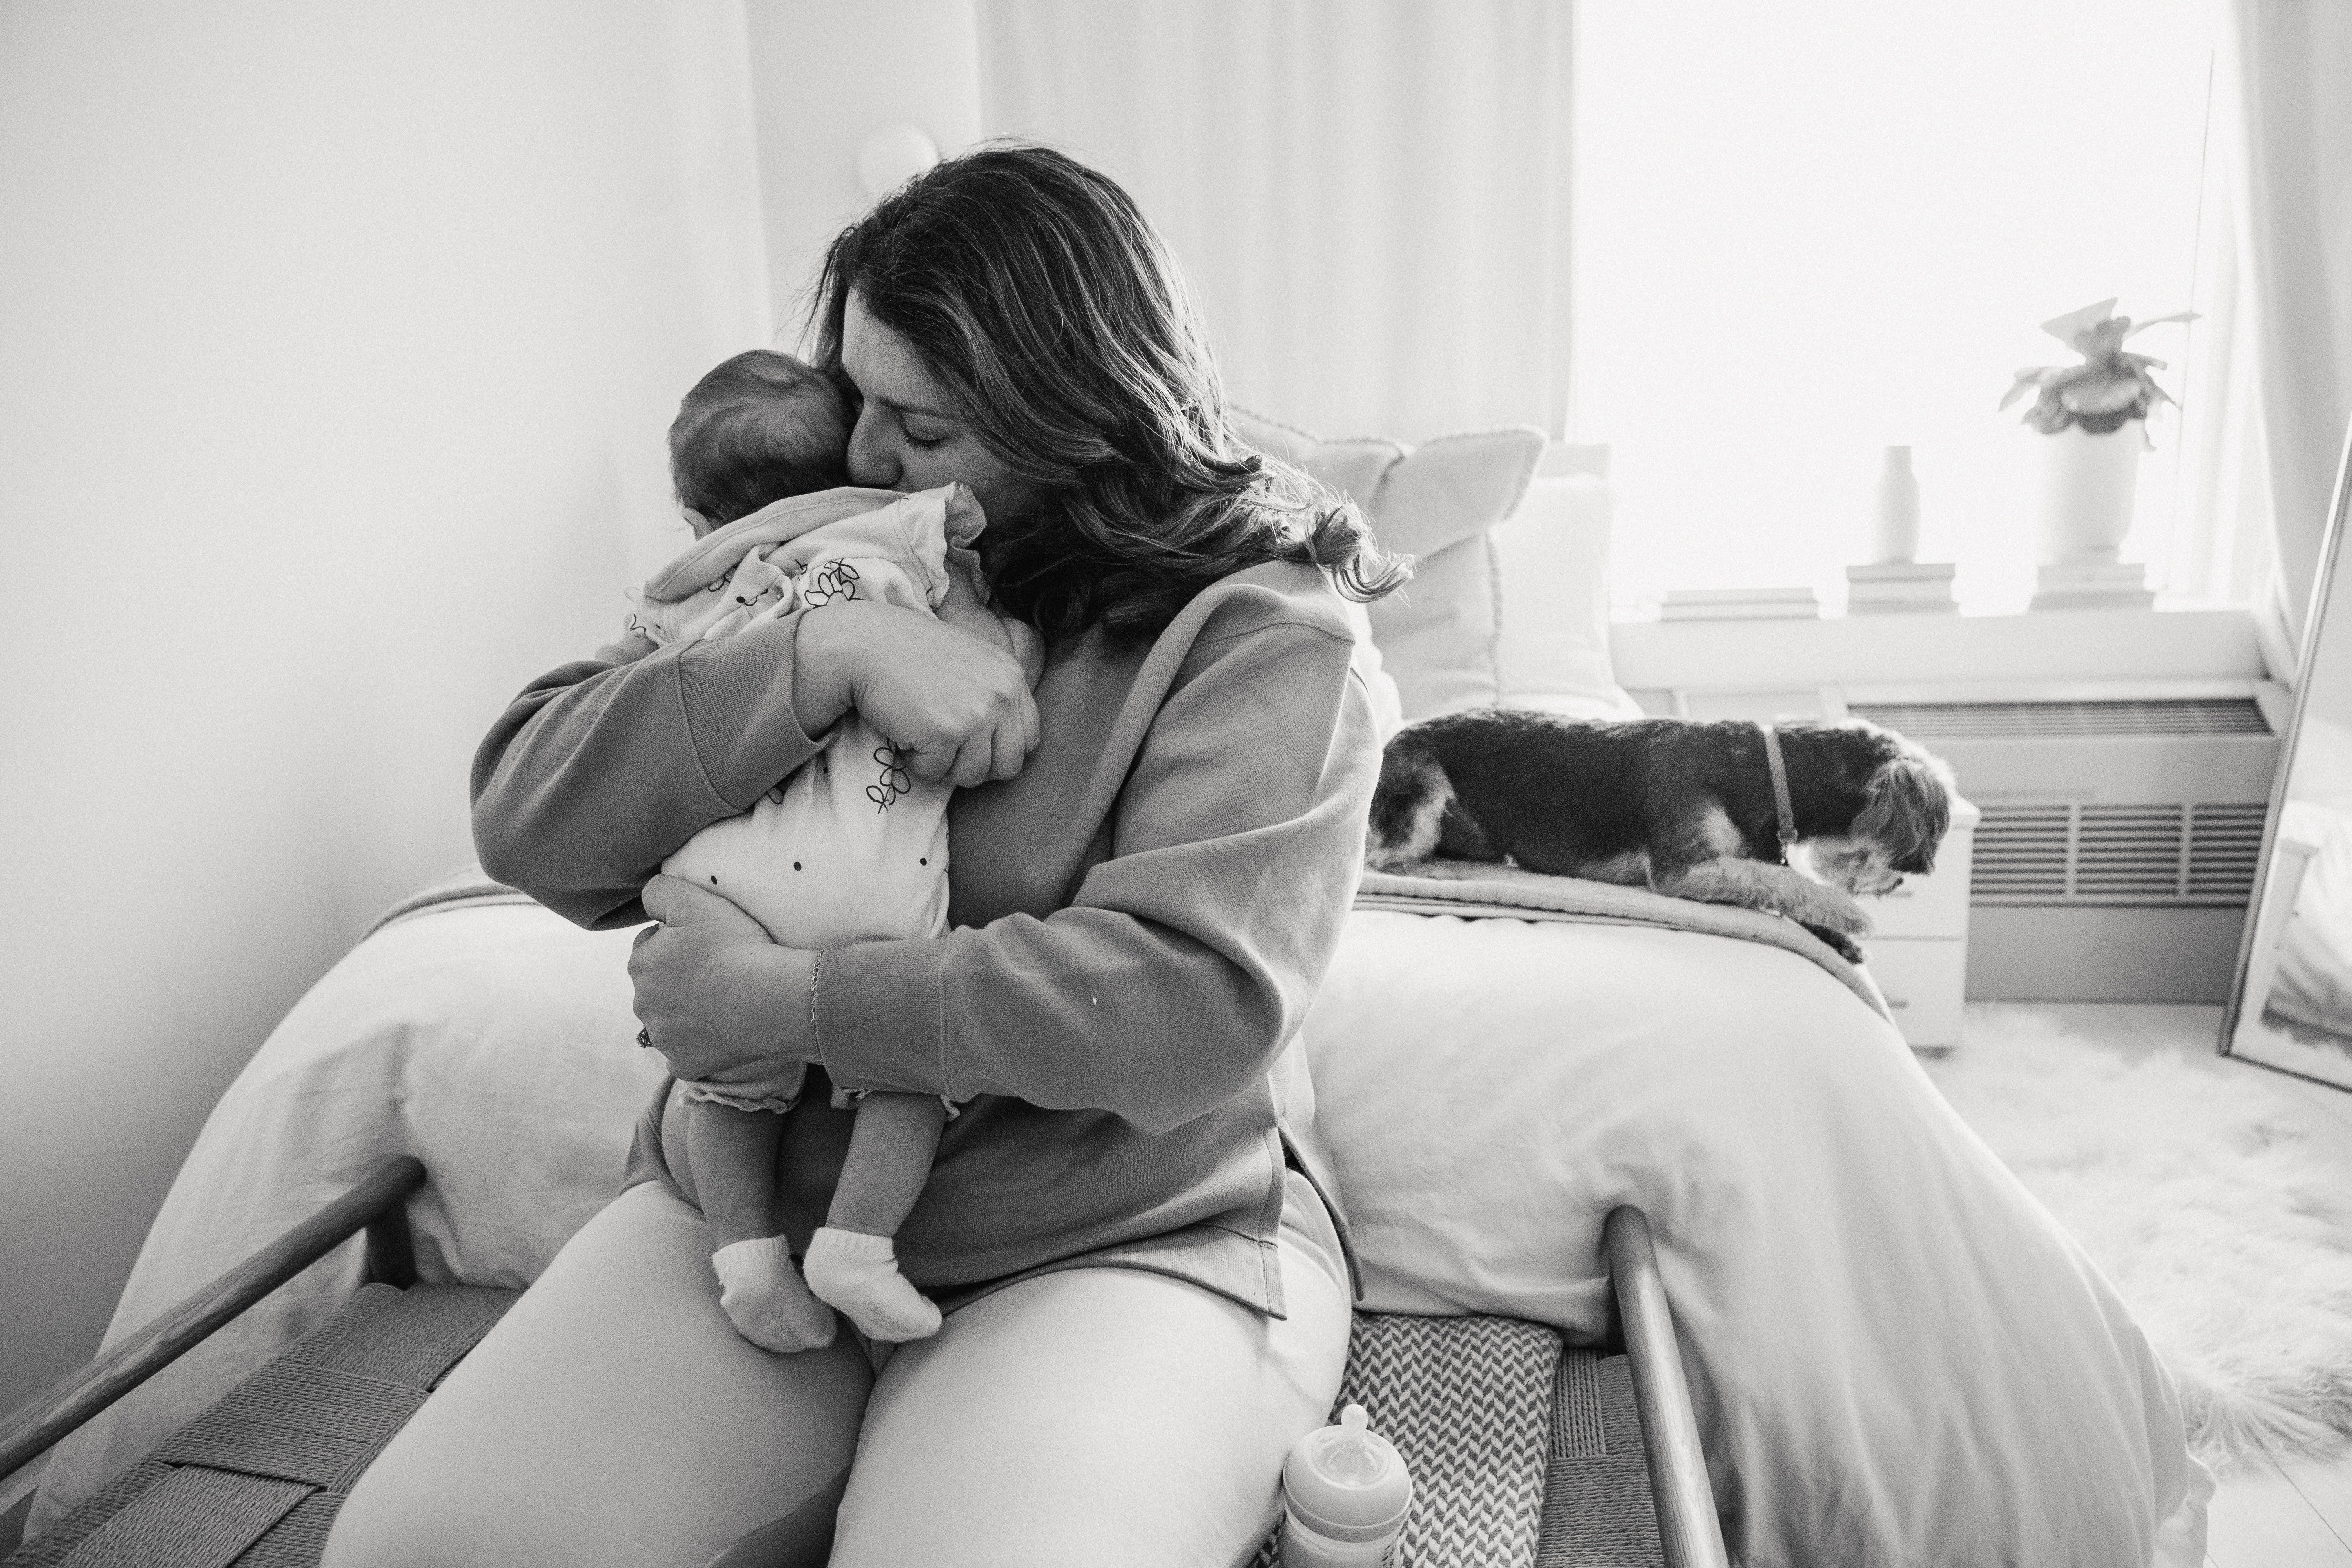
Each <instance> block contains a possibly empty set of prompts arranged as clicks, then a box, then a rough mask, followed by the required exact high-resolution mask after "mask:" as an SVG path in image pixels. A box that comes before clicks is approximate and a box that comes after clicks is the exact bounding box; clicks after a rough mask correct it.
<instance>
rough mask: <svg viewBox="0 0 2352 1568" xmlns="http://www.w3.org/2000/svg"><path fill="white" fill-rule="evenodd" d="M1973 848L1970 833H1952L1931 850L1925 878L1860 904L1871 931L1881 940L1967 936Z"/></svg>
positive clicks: (1973, 836)
mask: <svg viewBox="0 0 2352 1568" xmlns="http://www.w3.org/2000/svg"><path fill="white" fill-rule="evenodd" d="M1975 847H1976V830H1975V829H1974V828H1973V827H1958V828H1954V829H1953V830H1952V831H1951V832H1949V833H1948V834H1946V835H1945V836H1944V842H1943V843H1942V844H1940V845H1938V846H1937V848H1936V869H1935V870H1934V871H1933V872H1931V873H1929V874H1928V875H1927V876H1925V877H1906V878H1905V879H1903V885H1902V886H1901V887H1900V888H1897V889H1895V891H1893V892H1891V893H1889V894H1887V895H1886V896H1885V898H1880V899H1864V900H1861V903H1862V907H1863V908H1864V910H1868V911H1869V913H1870V918H1871V921H1873V929H1874V931H1876V933H1877V934H1878V935H1880V936H1904V937H1911V936H1918V937H1927V936H1950V937H1964V936H1966V935H1968V934H1969V860H1970V858H1971V857H1972V854H1973V852H1974V850H1975Z"/></svg>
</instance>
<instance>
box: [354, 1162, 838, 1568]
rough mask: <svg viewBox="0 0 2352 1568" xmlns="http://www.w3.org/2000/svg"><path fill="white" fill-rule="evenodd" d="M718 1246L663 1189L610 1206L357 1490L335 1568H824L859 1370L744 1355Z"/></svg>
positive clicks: (636, 1191)
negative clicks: (661, 1567) (727, 1306)
mask: <svg viewBox="0 0 2352 1568" xmlns="http://www.w3.org/2000/svg"><path fill="white" fill-rule="evenodd" d="M708 1251H709V1238H708V1232H707V1231H706V1230H705V1229H704V1227H703V1226H702V1223H701V1219H700V1216H698V1215H696V1214H695V1213H694V1211H693V1210H692V1209H690V1208H688V1207H687V1206H686V1205H684V1204H682V1203H680V1202H678V1201H677V1198H675V1197H674V1196H672V1195H671V1194H668V1193H667V1192H666V1191H664V1190H662V1189H660V1188H658V1187H653V1186H643V1187H636V1188H633V1189H631V1190H630V1191H629V1192H628V1193H625V1194H623V1195H622V1196H621V1197H620V1198H618V1199H615V1200H614V1203H613V1204H611V1205H608V1206H607V1207H606V1208H605V1209H604V1211H603V1212H602V1213H601V1214H599V1215H597V1216H596V1218H595V1219H593V1220H592V1221H590V1222H589V1224H588V1226H586V1227H584V1228H583V1230H582V1231H581V1233H580V1234H579V1235H578V1236H577V1237H573V1238H572V1242H571V1243H570V1244H569V1245H568V1246H566V1247H565V1248H564V1249H563V1251H562V1253H561V1254H560V1255H559V1256H558V1257H557V1258H556V1260H555V1262H554V1263H553V1264H552V1265H551V1267H550V1268H549V1269H548V1271H547V1273H546V1275H545V1276H544V1277H543V1278H542V1279H541V1280H540V1281H539V1282H538V1283H537V1284H536V1285H534V1286H532V1287H531V1289H530V1290H528V1291H526V1292H525V1293H524V1295H523V1297H522V1299H521V1300H519V1301H518V1302H517V1303H516V1304H515V1306H514V1308H513V1310H511V1311H510V1312H509V1314H508V1316H507V1318H506V1320H505V1321H502V1322H501V1323H500V1324H499V1326H498V1327H497V1328H496V1329H494V1330H493V1331H491V1332H490V1334H489V1336H488V1338H486V1339H485V1340H484V1341H483V1342H482V1343H481V1344H480V1345H478V1347H476V1349H475V1350H474V1352H473V1353H472V1354H471V1355H469V1356H467V1359H466V1360H465V1361H463V1362H461V1363H458V1366H457V1370H456V1371H455V1372H453V1373H451V1374H450V1376H449V1377H448V1379H447V1380H446V1382H445V1383H444V1384H442V1386H441V1388H440V1389H439V1390H438V1391H437V1392H436V1393H435V1394H434V1395H433V1397H432V1398H431V1399H429V1400H427V1401H426V1402H425V1405H424V1406H423V1408H421V1409H420V1410H419V1411H418V1412H417V1414H416V1415H415V1417H414V1418H413V1419H412V1420H411V1421H410V1423H409V1425H408V1426H407V1427H406V1428H405V1429H404V1431H403V1432H402V1433H401V1435H400V1436H398V1437H397V1438H395V1439H394V1441H393V1443H392V1445H391V1446H390V1447H388V1448H386V1449H385V1451H384V1453H383V1456H382V1457H381V1458H379V1459H378V1460H377V1461H376V1463H375V1464H374V1466H373V1467H372V1468H370V1470H369V1471H368V1473H367V1475H366V1476H364V1477H362V1479H361V1481H360V1483H359V1485H358V1486H357V1487H356V1488H354V1489H353V1491H352V1497H351V1500H349V1501H348V1502H347V1503H346V1504H345V1505H344V1509H343V1511H342V1515H341V1518H339V1519H338V1521H337V1522H336V1526H335V1529H334V1531H333V1534H332V1536H331V1539H330V1541H329V1542H328V1552H327V1559H326V1560H327V1562H328V1563H330V1564H331V1568H362V1565H373V1564H375V1563H384V1564H394V1563H399V1564H404V1565H415V1564H439V1563H446V1564H453V1565H455V1564H498V1565H499V1568H506V1565H508V1564H516V1565H522V1564H531V1563H548V1564H557V1563H566V1564H570V1563H577V1564H596V1563H614V1564H630V1565H632V1568H636V1565H641V1564H657V1563H677V1564H680V1565H681V1568H688V1565H690V1568H703V1565H704V1564H707V1563H710V1562H711V1561H712V1560H713V1559H714V1558H715V1557H718V1556H719V1554H720V1553H721V1552H726V1551H727V1550H728V1549H729V1548H730V1546H733V1545H735V1544H736V1543H738V1542H745V1541H746V1538H747V1537H749V1538H752V1539H751V1542H749V1543H747V1546H746V1550H747V1551H751V1550H752V1548H753V1547H757V1551H756V1552H753V1554H752V1555H748V1556H739V1557H737V1558H736V1559H733V1561H737V1562H740V1563H744V1564H746V1568H748V1565H749V1564H751V1563H760V1564H762V1565H764V1564H770V1563H784V1562H790V1561H793V1556H792V1555H790V1554H789V1553H790V1552H793V1551H794V1550H797V1551H798V1552H799V1553H800V1555H801V1558H802V1560H804V1561H813V1562H821V1561H822V1560H823V1554H822V1540H821V1537H820V1538H814V1539H816V1540H817V1544H816V1546H815V1547H814V1548H813V1549H812V1548H810V1547H808V1546H807V1545H806V1542H808V1541H810V1540H811V1539H813V1537H812V1533H811V1528H810V1527H811V1521H813V1520H814V1521H816V1522H817V1523H824V1524H829V1515H830V1510H831V1503H832V1500H833V1499H834V1498H836V1497H838V1495H839V1491H840V1489H841V1488H842V1486H843V1485H844V1484H845V1477H846V1474H847V1471H848V1468H849V1462H850V1459H851V1458H852V1456H853V1455H854V1453H855V1452H856V1436H857V1426H858V1422H859V1420H860V1418H861V1416H862V1413H863V1410H864V1406H865V1402H866V1392H867V1390H868V1388H869V1386H870V1383H871V1379H870V1375H869V1373H867V1371H866V1362H865V1359H864V1357H863V1356H862V1355H860V1354H859V1353H858V1352H857V1350H856V1347H855V1345H854V1344H851V1343H849V1342H847V1341H846V1339H845V1340H844V1341H843V1342H837V1343H836V1344H835V1345H834V1346H833V1347H831V1348H829V1349H827V1350H824V1351H817V1352H809V1353H807V1354H804V1355H797V1356H778V1355H772V1354H770V1353H769V1352H765V1351H761V1350H760V1349H758V1348H756V1347H755V1346H752V1345H751V1344H749V1343H748V1342H745V1341H744V1340H743V1339H742V1338H741V1337H740V1336H739V1335H738V1334H736V1332H735V1331H734V1329H733V1327H732V1325H730V1323H729V1322H728V1321H727V1319H726V1315H725V1314H724V1313H723V1312H722V1311H720V1310H719V1301H718V1289H717V1285H716V1282H715V1280H714V1279H711V1277H710V1268H709V1260H708ZM794 1521H798V1522H797V1523H795V1522H794ZM763 1531H764V1532H765V1533H764V1538H763V1537H762V1532H763ZM762 1539H764V1544H761V1541H762ZM795 1542H798V1543H801V1544H800V1545H799V1546H798V1547H797V1548H795V1545H794V1543H795ZM811 1550H814V1552H815V1555H814V1557H811V1556H809V1555H807V1553H808V1552H809V1551H811ZM780 1553H785V1554H782V1555H780Z"/></svg>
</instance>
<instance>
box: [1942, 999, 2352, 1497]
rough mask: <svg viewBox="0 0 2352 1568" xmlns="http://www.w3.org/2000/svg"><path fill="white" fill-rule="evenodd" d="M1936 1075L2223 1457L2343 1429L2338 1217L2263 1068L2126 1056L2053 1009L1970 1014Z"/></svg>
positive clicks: (2330, 1183) (2337, 1180)
mask: <svg viewBox="0 0 2352 1568" xmlns="http://www.w3.org/2000/svg"><path fill="white" fill-rule="evenodd" d="M1928 1071H1929V1073H1930V1074H1931V1075H1932V1076H1933V1077H1934V1079H1935V1080H1936V1082H1937V1086H1938V1087H1940V1088H1941V1089H1943V1091H1944V1094H1945V1097H1946V1098H1947V1099H1948V1100H1950V1101H1951V1103H1952V1105H1953V1106H1954V1108H1955V1109H1957V1110H1958V1111H1959V1112H1960V1114H1961V1116H1962V1117H1963V1118H1965V1119H1966V1120H1967V1121H1968V1123H1969V1126H1971V1127H1973V1128H1974V1129H1975V1130H1976V1131H1977V1133H1978V1135H1979V1136H1980V1137H1982V1138H1983V1139H1984V1141H1985V1142H1987V1143H1989V1144H1990V1145H1991V1146H1992V1149H1993V1151H1994V1152H1996V1153H1998V1154H1999V1155H2000V1157H2001V1159H2002V1160H2003V1162H2005V1163H2007V1164H2008V1166H2009V1167H2010V1169H2011V1170H2012V1171H2014V1172H2015V1173H2017V1175H2018V1177H2019V1179H2021V1181H2022V1182H2023V1183H2024V1184H2025V1185H2026V1186H2027V1187H2028V1188H2030V1189H2032V1193H2033V1194H2034V1195H2035V1196H2036V1197H2038V1198H2040V1199H2041V1200H2042V1204H2043V1205H2045V1206H2047V1207H2048V1208H2049V1210H2050V1212H2051V1213H2052V1214H2053V1215H2056V1216H2057V1217H2058V1220H2059V1222H2060V1223H2061V1224H2063V1226H2065V1227H2066V1228H2067V1230H2068V1231H2070V1232H2071V1233H2073V1235H2074V1237H2076V1239H2078V1240H2079V1241H2080V1242H2081V1243H2082V1245H2083V1247H2084V1250H2086V1251H2087V1252H2089V1253H2090V1255H2091V1257H2092V1258H2093V1259H2094V1260H2095V1261H2096V1262H2097V1264H2098V1266H2099V1268H2100V1269H2101V1270H2102V1271H2103V1272H2104V1273H2105V1275H2106V1277H2107V1278H2108V1279H2110V1280H2112V1281H2113V1282H2114V1284H2115V1286H2116V1290H2117V1291H2118V1292H2120V1293H2121V1295H2122V1296H2123V1298H2124V1300H2126V1301H2127V1302H2129V1303H2130V1305H2131V1308H2132V1310H2133V1313H2134V1314H2135V1315H2136V1316H2137V1318H2138V1320H2139V1322H2140V1326H2141V1327H2142V1328H2143V1329H2144V1330H2145V1331H2147V1337H2148V1342H2149V1343H2150V1344H2151V1345H2153V1346H2154V1347H2155V1349H2156V1352H2157V1353H2158V1356H2160V1357H2161V1358H2162V1359H2163V1361H2164V1363H2165V1365H2166V1366H2167V1367H2168V1368H2170V1369H2171V1372H2172V1375H2173V1378H2174V1381H2175V1382H2176V1383H2177V1384H2179V1390H2180V1402H2181V1407H2182V1411H2183V1414H2184V1415H2186V1416H2187V1418H2188V1426H2189V1446H2190V1447H2191V1448H2192V1449H2193V1450H2194V1451H2195V1452H2196V1454H2197V1455H2198V1457H2199V1458H2202V1459H2205V1460H2206V1461H2207V1462H2209V1463H2214V1464H2221V1465H2226V1464H2229V1463H2231V1461H2234V1460H2237V1459H2240V1458H2243V1457H2245V1456H2246V1455H2247V1454H2248V1453H2250V1452H2251V1451H2252V1450H2254V1449H2257V1448H2260V1449H2266V1450H2268V1451H2270V1452H2272V1453H2273V1454H2277V1455H2281V1456H2285V1455H2311V1454H2320V1453H2325V1452H2327V1451H2329V1450H2332V1449H2335V1448H2336V1447H2340V1446H2341V1445H2342V1444H2343V1443H2344V1441H2345V1439H2346V1438H2347V1437H2352V1208H2347V1203H2346V1201H2345V1197H2344V1195H2343V1194H2340V1192H2339V1191H2338V1189H2339V1188H2340V1187H2341V1186H2342V1185H2343V1184H2344V1182H2343V1173H2342V1172H2341V1171H2340V1170H2339V1169H2338V1168H2337V1167H2336V1164H2335V1163H2334V1162H2333V1161H2332V1160H2331V1159H2330V1158H2329V1157H2328V1156H2327V1154H2326V1153H2325V1152H2323V1151H2321V1150H2319V1149H2317V1148H2315V1146H2314V1145H2313V1143H2312V1142H2311V1140H2310V1139H2309V1137H2308V1136H2307V1135H2306V1133H2305V1131H2304V1126H2305V1120H2304V1119H2305V1118H2307V1117H2309V1116H2311V1115H2314V1114H2316V1112H2315V1111H2313V1110H2310V1109H2308V1108H2303V1107H2297V1106H2295V1105H2294V1103H2293V1102H2292V1101H2290V1100H2288V1099H2286V1098H2285V1094H2284V1091H2283V1090H2282V1089H2279V1088H2276V1087H2274V1086H2273V1084H2272V1083H2271V1082H2269V1081H2267V1080H2266V1078H2265V1076H2264V1075H2263V1074H2262V1073H2261V1071H2260V1070H2259V1069H2255V1068H2241V1067H2231V1066H2228V1065H2225V1064H2224V1063H2222V1062H2221V1061H2220V1060H2219V1059H2218V1058H2217V1059H2213V1060H2193V1059H2188V1058H2180V1057H2177V1056H2168V1055H2153V1056H2148V1057H2126V1056H2125V1055H2122V1054H2119V1053H2117V1052H2116V1051H2113V1050H2108V1049H2104V1048H2102V1047H2098V1046H2096V1045H2094V1044H2092V1043H2090V1042H2089V1041H2087V1040H2084V1038H2082V1037H2080V1036H2077V1035H2074V1034H2070V1033H2069V1032H2068V1031H2067V1030H2066V1029H2065V1028H2064V1027H2063V1026H2062V1025H2061V1024H2060V1023H2058V1022H2057V1021H2056V1020H2055V1019H2053V1018H2050V1017H2046V1016H2037V1015H2031V1014H2027V1015H2018V1014H2006V1015H1996V1016H1992V1017H1989V1018H1981V1019H1979V1018H1971V1020H1970V1026H1969V1038H1968V1043H1967V1044H1965V1045H1963V1046H1962V1047H1960V1048H1959V1049H1958V1050H1956V1051H1954V1052H1953V1053H1952V1054H1951V1055H1950V1056H1949V1057H1948V1058H1945V1059H1943V1060H1942V1061H1939V1062H1934V1063H1930V1064H1929V1065H1928Z"/></svg>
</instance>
